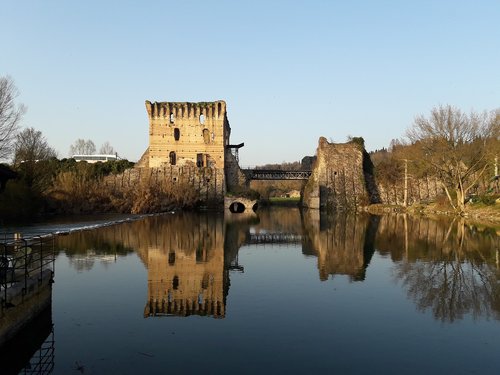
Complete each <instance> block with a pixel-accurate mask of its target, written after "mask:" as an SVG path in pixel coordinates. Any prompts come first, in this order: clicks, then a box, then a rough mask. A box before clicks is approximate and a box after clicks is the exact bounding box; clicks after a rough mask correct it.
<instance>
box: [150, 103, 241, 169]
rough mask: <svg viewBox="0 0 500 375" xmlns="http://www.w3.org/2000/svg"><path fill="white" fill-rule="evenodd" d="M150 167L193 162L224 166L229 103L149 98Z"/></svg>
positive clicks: (228, 131) (198, 165) (201, 165)
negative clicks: (160, 100)
mask: <svg viewBox="0 0 500 375" xmlns="http://www.w3.org/2000/svg"><path fill="white" fill-rule="evenodd" d="M146 110H147V112H148V117H149V167H150V168H156V167H165V166H168V165H177V166H184V165H191V166H197V167H211V168H220V169H223V168H224V166H225V147H226V145H228V144H229V135H230V133H231V128H230V127H229V122H228V120H227V114H226V103H225V102H224V101H222V100H218V101H215V102H199V103H188V102H155V103H151V102H150V101H149V100H147V101H146Z"/></svg>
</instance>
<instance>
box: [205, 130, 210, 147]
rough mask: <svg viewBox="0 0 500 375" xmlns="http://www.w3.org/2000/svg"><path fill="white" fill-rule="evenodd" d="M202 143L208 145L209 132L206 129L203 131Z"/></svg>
mask: <svg viewBox="0 0 500 375" xmlns="http://www.w3.org/2000/svg"><path fill="white" fill-rule="evenodd" d="M203 142H205V144H207V145H208V144H209V143H210V132H209V131H208V129H206V128H205V129H203Z"/></svg>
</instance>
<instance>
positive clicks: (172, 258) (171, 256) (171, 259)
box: [168, 253, 175, 266]
mask: <svg viewBox="0 0 500 375" xmlns="http://www.w3.org/2000/svg"><path fill="white" fill-rule="evenodd" d="M168 264H169V265H170V266H173V265H174V264H175V253H168Z"/></svg>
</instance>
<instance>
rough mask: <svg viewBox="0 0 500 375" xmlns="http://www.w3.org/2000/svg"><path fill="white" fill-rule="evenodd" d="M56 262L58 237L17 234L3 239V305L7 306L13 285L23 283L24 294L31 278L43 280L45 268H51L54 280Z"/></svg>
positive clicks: (0, 260)
mask: <svg viewBox="0 0 500 375" xmlns="http://www.w3.org/2000/svg"><path fill="white" fill-rule="evenodd" d="M54 263H55V236H54V235H52V234H49V235H43V236H42V235H40V236H33V237H29V238H23V237H22V236H21V235H19V234H15V235H14V236H13V238H4V240H3V241H0V290H1V292H2V293H1V297H0V299H1V307H2V308H4V307H6V302H7V300H8V298H7V295H8V291H9V289H11V288H12V287H14V286H19V285H20V286H21V287H22V293H23V295H24V294H26V293H27V290H28V281H29V280H32V279H36V278H37V279H38V283H39V284H40V283H42V280H43V273H44V271H46V270H49V271H50V277H51V279H52V277H53V275H54Z"/></svg>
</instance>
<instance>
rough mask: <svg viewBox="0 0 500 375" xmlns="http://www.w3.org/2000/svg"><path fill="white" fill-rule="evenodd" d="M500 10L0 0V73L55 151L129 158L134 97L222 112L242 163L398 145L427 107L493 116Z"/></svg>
mask: <svg viewBox="0 0 500 375" xmlns="http://www.w3.org/2000/svg"><path fill="white" fill-rule="evenodd" d="M499 23H500V2H499V1H497V0H491V1H481V0H476V1H473V0H471V1H460V0H450V1H447V0H442V1H437V0H423V1H422V0H419V1H397V0H393V1H370V0H366V1H333V0H332V1H313V0H308V1H291V0H290V1H273V0H267V1H255V0H253V1H246V2H244V1H216V0H214V1H206V0H205V1H179V0H177V1H172V2H170V1H149V2H148V1H126V0H121V1H90V0H86V1H78V2H77V1H62V0H61V1H52V0H46V1H27V0H23V1H15V0H10V1H9V0H1V5H0V35H2V44H3V45H2V47H1V48H0V75H2V76H4V75H10V76H12V78H13V79H14V81H15V83H16V85H17V87H18V89H19V90H20V92H21V95H20V97H19V101H21V102H23V103H24V104H25V105H26V106H27V107H28V112H27V114H26V116H25V117H24V120H23V126H25V127H28V126H32V127H34V128H36V129H38V130H41V131H42V132H43V133H44V135H45V136H46V137H47V139H48V141H49V143H50V144H51V145H52V146H53V147H54V148H55V149H56V150H57V151H58V152H59V156H60V157H66V156H67V155H68V152H69V146H70V145H71V144H72V143H73V142H74V141H75V140H76V139H77V138H85V139H92V140H93V141H94V142H95V143H96V145H97V147H99V146H100V145H101V144H102V143H103V142H105V141H109V142H110V143H111V144H112V145H113V146H114V148H115V149H116V150H117V151H118V152H119V154H120V155H121V156H123V157H126V158H129V159H131V160H137V159H138V158H139V157H140V156H141V154H142V153H143V151H144V150H145V149H146V147H147V145H148V120H147V116H146V110H145V107H144V101H145V100H151V101H211V100H218V99H223V100H225V101H226V102H227V105H228V117H229V122H230V124H231V128H232V135H231V141H232V143H240V142H245V147H244V148H243V149H241V150H240V160H241V164H243V165H254V164H263V163H267V162H282V161H295V160H300V159H301V158H302V156H304V155H312V154H314V152H315V150H316V147H317V142H318V138H319V137H320V136H325V137H327V138H329V139H330V138H331V139H333V140H334V141H337V142H344V141H345V140H346V137H347V136H348V135H352V136H362V137H364V138H365V141H366V146H367V149H368V150H374V149H377V148H382V147H387V146H388V145H389V143H390V141H391V139H393V138H400V137H402V136H403V135H404V132H405V130H406V128H407V127H408V126H410V125H411V123H412V121H413V118H414V117H415V116H416V115H418V114H427V113H429V111H430V109H431V108H432V107H433V106H435V105H438V104H452V105H455V106H458V107H460V108H461V109H463V110H465V111H469V110H471V109H474V110H478V111H482V110H493V109H496V108H498V107H500V26H499Z"/></svg>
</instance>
